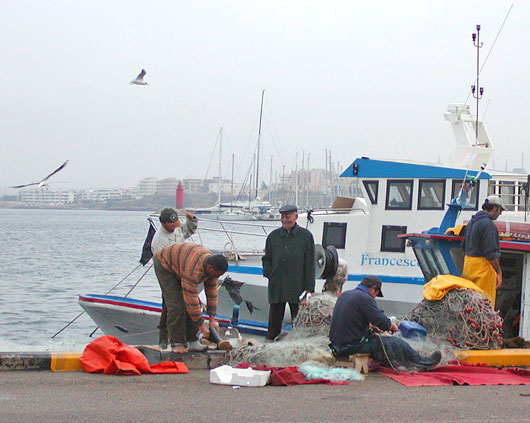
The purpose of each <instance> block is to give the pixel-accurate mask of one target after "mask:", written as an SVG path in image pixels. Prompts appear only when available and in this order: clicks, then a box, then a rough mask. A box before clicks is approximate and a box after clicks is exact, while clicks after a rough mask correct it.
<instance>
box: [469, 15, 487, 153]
mask: <svg viewBox="0 0 530 423" xmlns="http://www.w3.org/2000/svg"><path fill="white" fill-rule="evenodd" d="M471 38H472V40H473V45H474V46H475V47H476V48H477V85H471V93H472V94H473V98H475V99H476V100H477V116H476V123H475V145H478V104H479V100H480V99H481V98H482V95H483V94H484V87H481V86H480V85H479V75H480V49H481V48H482V45H483V44H484V43H481V42H480V25H477V32H476V33H473V34H471Z"/></svg>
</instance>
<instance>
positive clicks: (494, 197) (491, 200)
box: [484, 195, 506, 210]
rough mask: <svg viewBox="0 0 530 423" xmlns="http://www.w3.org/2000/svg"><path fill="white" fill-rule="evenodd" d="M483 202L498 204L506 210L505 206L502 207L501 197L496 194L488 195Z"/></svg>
mask: <svg viewBox="0 0 530 423" xmlns="http://www.w3.org/2000/svg"><path fill="white" fill-rule="evenodd" d="M484 203H485V204H493V205H494V206H499V207H500V208H501V209H503V210H506V207H504V203H503V202H502V198H501V197H499V196H498V195H490V196H488V197H486V199H485V200H484Z"/></svg>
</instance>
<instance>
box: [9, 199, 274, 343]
mask: <svg viewBox="0 0 530 423" xmlns="http://www.w3.org/2000/svg"><path fill="white" fill-rule="evenodd" d="M147 216H148V213H147V212H137V211H134V212H133V211H103V210H41V209H23V210H13V209H0V222H1V225H0V242H1V244H2V246H3V251H2V253H1V254H0V321H1V324H0V351H4V352H5V351H82V350H83V348H84V347H85V346H86V345H87V344H88V343H90V342H91V341H92V340H93V339H95V338H97V337H98V336H101V335H103V333H102V332H101V331H100V330H98V331H96V332H95V333H94V334H93V335H92V337H90V336H89V335H90V334H91V333H92V332H93V331H94V329H95V328H96V325H95V323H94V322H93V321H92V320H91V319H90V317H88V316H87V315H86V313H84V314H82V315H81V316H80V317H79V318H78V319H77V320H76V321H75V322H74V323H72V324H71V325H70V326H69V327H68V328H66V329H65V330H64V331H63V332H61V333H60V334H59V335H57V336H56V337H55V338H52V336H53V335H54V334H55V333H56V332H58V331H59V330H60V329H61V328H63V327H64V326H65V325H66V324H67V323H68V322H70V321H71V320H73V319H74V318H75V317H76V316H78V315H79V314H80V313H82V311H83V310H82V309H81V307H80V306H79V304H78V302H77V298H78V295H80V294H89V293H90V294H106V293H109V295H116V296H125V295H126V294H127V292H128V291H129V290H131V288H133V286H134V285H135V284H136V283H137V281H138V280H139V279H140V277H141V276H142V274H143V273H144V272H145V271H146V270H147V269H148V267H149V265H150V264H151V262H150V263H148V264H147V265H146V266H145V267H143V266H140V267H139V268H138V269H136V270H135V272H134V273H133V274H132V275H131V276H129V277H128V278H126V279H125V280H124V281H123V282H122V283H120V284H119V285H118V286H117V287H116V288H115V289H114V290H112V291H111V292H109V290H111V289H112V288H113V287H114V286H115V285H117V284H118V283H119V282H120V281H121V280H122V279H123V278H124V277H125V276H126V275H127V274H129V273H130V272H131V271H133V270H134V269H135V268H136V267H137V266H138V265H139V259H140V255H141V251H142V246H143V242H144V240H145V236H146V235H147V231H148V227H149V224H148V222H147V220H146V218H147ZM275 223H276V222H267V223H266V224H267V225H269V226H271V225H274V224H275ZM278 224H279V223H278ZM199 227H212V228H217V229H219V224H217V223H211V222H206V221H204V220H201V221H200V222H199ZM229 228H231V229H234V230H238V231H241V232H253V233H257V234H264V230H263V229H262V228H258V227H256V228H254V227H248V226H242V225H238V224H237V223H231V224H229ZM266 230H267V231H270V230H271V229H270V228H268V229H266ZM235 237H236V244H237V245H238V248H240V249H244V250H263V248H264V245H265V238H264V237H249V236H245V235H235ZM194 241H195V242H198V243H200V242H201V241H202V243H203V244H204V245H205V246H206V247H208V248H210V249H214V250H218V251H224V250H226V249H227V248H229V244H228V242H229V239H228V238H227V236H226V234H224V233H221V232H207V231H204V232H202V233H201V236H200V238H199V237H198V236H197V235H195V238H194ZM128 296H129V297H130V298H136V299H142V300H147V301H154V302H160V288H159V285H158V282H157V280H156V277H155V274H154V271H153V270H152V269H151V270H149V271H148V272H147V273H146V274H145V277H144V278H143V279H142V280H141V281H140V282H139V283H138V285H137V286H136V287H135V288H134V289H133V290H132V292H131V293H130V294H129V295H128Z"/></svg>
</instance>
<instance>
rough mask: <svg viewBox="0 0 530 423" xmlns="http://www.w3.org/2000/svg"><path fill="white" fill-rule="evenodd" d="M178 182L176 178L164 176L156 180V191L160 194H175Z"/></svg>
mask: <svg viewBox="0 0 530 423" xmlns="http://www.w3.org/2000/svg"><path fill="white" fill-rule="evenodd" d="M178 184H179V180H178V179H177V178H166V179H162V180H160V181H158V183H157V192H158V193H161V194H175V191H176V190H177V187H178Z"/></svg>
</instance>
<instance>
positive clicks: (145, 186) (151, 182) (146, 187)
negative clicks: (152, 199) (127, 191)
mask: <svg viewBox="0 0 530 423" xmlns="http://www.w3.org/2000/svg"><path fill="white" fill-rule="evenodd" d="M157 184H158V178H155V177H153V176H151V177H149V178H144V179H140V182H138V195H140V196H142V197H143V196H144V195H154V194H156V192H157V189H158V186H157Z"/></svg>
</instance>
